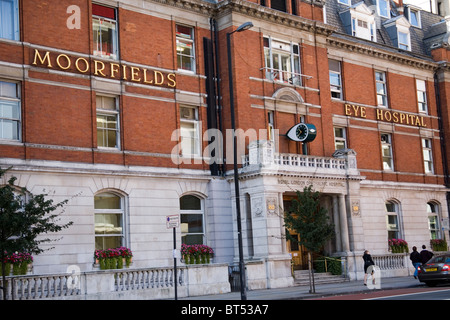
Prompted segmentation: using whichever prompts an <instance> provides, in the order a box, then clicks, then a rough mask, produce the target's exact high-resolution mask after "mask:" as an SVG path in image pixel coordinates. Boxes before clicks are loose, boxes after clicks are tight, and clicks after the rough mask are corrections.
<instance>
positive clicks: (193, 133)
mask: <svg viewBox="0 0 450 320" xmlns="http://www.w3.org/2000/svg"><path fill="white" fill-rule="evenodd" d="M180 129H181V154H182V155H183V156H200V122H199V121H198V108H196V107H180Z"/></svg>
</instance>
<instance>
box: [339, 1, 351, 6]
mask: <svg viewBox="0 0 450 320" xmlns="http://www.w3.org/2000/svg"><path fill="white" fill-rule="evenodd" d="M338 2H339V3H342V4H346V5H348V6H349V5H351V3H350V0H338Z"/></svg>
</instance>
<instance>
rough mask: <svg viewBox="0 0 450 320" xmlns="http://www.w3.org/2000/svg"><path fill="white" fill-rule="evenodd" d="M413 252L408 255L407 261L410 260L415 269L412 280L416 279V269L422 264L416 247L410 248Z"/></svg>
mask: <svg viewBox="0 0 450 320" xmlns="http://www.w3.org/2000/svg"><path fill="white" fill-rule="evenodd" d="M412 249H413V251H412V252H411V254H410V255H409V259H410V260H411V262H412V264H413V266H414V268H415V269H416V270H415V271H414V279H417V268H418V267H419V266H420V265H421V264H422V257H421V256H420V253H419V252H418V251H417V247H413V248H412Z"/></svg>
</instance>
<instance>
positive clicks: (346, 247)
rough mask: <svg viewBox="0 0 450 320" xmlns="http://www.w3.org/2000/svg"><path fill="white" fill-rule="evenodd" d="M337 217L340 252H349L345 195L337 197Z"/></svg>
mask: <svg viewBox="0 0 450 320" xmlns="http://www.w3.org/2000/svg"><path fill="white" fill-rule="evenodd" d="M339 217H340V221H339V222H340V225H341V239H342V251H344V252H349V251H350V243H349V237H348V221H347V206H346V204H345V195H344V194H340V195H339Z"/></svg>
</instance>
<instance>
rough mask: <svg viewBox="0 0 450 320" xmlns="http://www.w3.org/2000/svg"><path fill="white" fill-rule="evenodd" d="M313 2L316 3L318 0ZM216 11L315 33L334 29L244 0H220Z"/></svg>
mask: <svg viewBox="0 0 450 320" xmlns="http://www.w3.org/2000/svg"><path fill="white" fill-rule="evenodd" d="M313 2H314V3H316V2H318V1H313ZM319 2H320V1H319ZM217 12H218V16H221V15H224V14H227V13H230V12H237V13H241V14H244V15H247V16H249V17H254V18H256V19H261V20H266V21H268V22H272V23H276V24H278V25H284V26H286V27H291V28H296V29H300V30H304V31H308V32H311V33H314V32H316V33H317V34H320V35H324V36H329V35H331V34H332V33H333V32H334V31H335V28H334V27H332V26H330V25H327V24H324V23H323V22H320V21H315V20H309V19H305V18H302V17H299V16H295V15H292V14H289V13H285V12H281V11H278V10H274V9H271V8H268V7H264V6H261V5H259V4H257V3H253V2H249V1H246V0H224V1H221V2H219V3H218V4H217Z"/></svg>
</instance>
